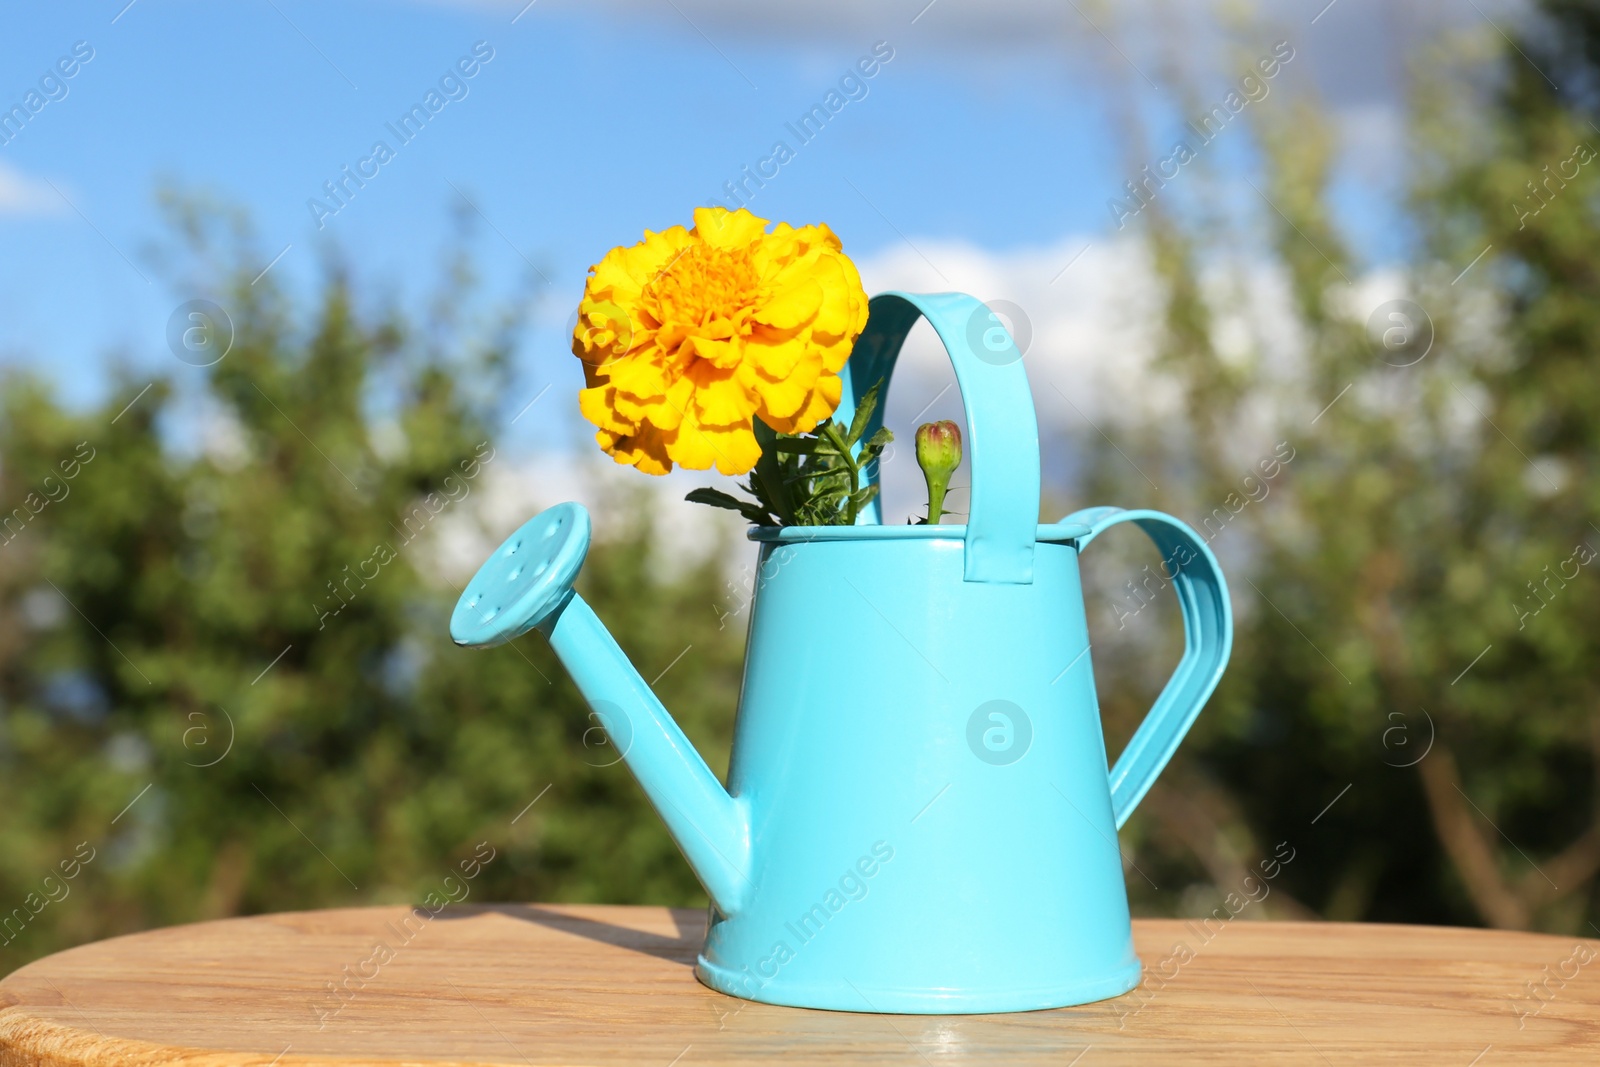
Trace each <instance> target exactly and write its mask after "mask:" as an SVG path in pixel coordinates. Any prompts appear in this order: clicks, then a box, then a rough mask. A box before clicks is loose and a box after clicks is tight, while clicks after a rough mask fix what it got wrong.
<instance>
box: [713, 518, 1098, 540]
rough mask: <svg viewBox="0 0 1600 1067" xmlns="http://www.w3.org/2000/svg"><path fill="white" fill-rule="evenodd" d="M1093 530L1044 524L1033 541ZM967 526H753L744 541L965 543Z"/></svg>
mask: <svg viewBox="0 0 1600 1067" xmlns="http://www.w3.org/2000/svg"><path fill="white" fill-rule="evenodd" d="M1089 533H1090V527H1089V525H1088V524H1087V523H1081V522H1049V523H1046V522H1041V523H1039V524H1038V526H1037V527H1035V532H1034V540H1035V541H1040V542H1047V543H1052V544H1055V543H1061V542H1070V541H1078V540H1081V539H1083V538H1085V537H1087V536H1089ZM966 536H967V524H966V523H964V522H963V523H936V524H934V525H931V526H930V525H927V524H920V525H913V524H910V523H907V524H906V525H904V526H895V525H891V524H885V525H881V526H880V525H876V524H869V525H862V526H752V527H750V528H749V529H748V530H746V531H745V537H747V538H749V539H750V540H752V541H761V542H769V543H776V544H783V545H794V544H805V543H806V542H808V541H921V540H932V541H965V539H966Z"/></svg>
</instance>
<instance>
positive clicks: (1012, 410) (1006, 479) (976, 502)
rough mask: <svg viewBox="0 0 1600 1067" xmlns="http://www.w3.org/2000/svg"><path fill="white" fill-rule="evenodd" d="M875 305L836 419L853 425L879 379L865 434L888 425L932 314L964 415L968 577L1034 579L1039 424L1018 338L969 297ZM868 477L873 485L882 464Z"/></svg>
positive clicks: (867, 515)
mask: <svg viewBox="0 0 1600 1067" xmlns="http://www.w3.org/2000/svg"><path fill="white" fill-rule="evenodd" d="M869 308H870V315H869V317H868V319H867V325H866V329H865V330H863V331H862V333H861V336H860V337H859V338H858V339H857V340H856V344H855V349H854V351H853V352H852V353H851V355H850V360H849V362H848V363H846V364H845V367H844V370H843V371H842V372H840V377H841V378H842V379H843V385H844V388H843V393H842V399H841V400H840V403H839V409H838V411H837V412H836V414H835V416H834V417H835V418H837V419H839V420H840V421H842V422H844V423H847V424H848V423H849V422H850V419H851V417H852V416H853V415H854V413H855V410H856V405H857V404H858V403H859V402H860V400H861V397H862V395H863V394H865V393H866V391H867V390H868V389H869V388H871V387H872V385H873V383H874V382H877V381H880V380H881V381H883V383H884V387H883V389H881V390H880V391H879V395H878V406H877V410H875V411H874V412H873V413H872V418H871V420H870V421H869V424H868V427H867V431H866V433H865V434H864V435H863V438H867V437H870V436H871V435H872V434H873V433H875V432H876V431H877V429H878V427H880V426H882V425H883V413H884V407H885V400H886V399H887V396H888V391H889V386H888V383H889V379H890V376H891V375H892V374H893V373H894V366H895V361H896V360H897V359H898V358H899V355H900V348H901V346H902V345H903V344H904V343H905V339H906V334H907V333H909V332H910V330H911V327H912V326H914V325H915V324H916V321H917V319H919V318H926V319H927V320H928V322H929V324H931V325H932V326H933V328H934V331H935V332H937V333H938V335H939V340H940V341H942V342H943V343H944V348H945V351H946V352H947V353H949V356H950V363H951V365H952V366H953V367H954V368H955V373H956V384H957V386H958V387H959V388H960V389H961V401H962V404H963V405H965V407H966V412H967V435H966V436H967V440H966V453H967V455H968V457H970V461H971V468H970V469H971V472H972V489H971V494H970V499H971V503H970V504H969V506H968V514H967V525H966V563H965V578H966V580H967V581H969V582H990V583H997V584H1020V585H1026V584H1028V583H1031V582H1032V581H1033V551H1034V535H1035V530H1036V528H1037V526H1038V522H1039V424H1038V420H1037V419H1036V418H1035V416H1034V411H1033V394H1032V392H1031V391H1030V390H1029V388H1028V375H1027V372H1026V371H1024V370H1023V367H1022V353H1021V352H1020V351H1019V350H1018V349H1017V346H1016V342H1015V341H1013V340H1012V338H1011V334H1010V333H1009V332H1008V331H1007V330H1006V329H1005V327H1004V326H1003V325H1001V323H1000V320H999V319H998V318H997V317H996V316H995V314H994V312H992V311H991V310H989V308H988V307H987V306H985V305H984V304H983V303H982V302H981V301H979V300H978V299H976V298H975V297H971V296H968V295H966V294H965V293H932V294H920V295H919V294H912V293H899V292H890V293H882V294H880V295H878V296H875V297H873V298H872V301H871V303H870V305H869ZM869 477H870V479H871V481H872V482H876V481H877V479H878V472H877V470H876V469H873V470H872V471H871V472H870V474H869ZM881 516H882V510H881V508H880V507H879V504H878V501H877V500H874V501H873V502H872V506H871V507H870V508H868V509H866V510H865V511H864V513H863V515H862V517H861V521H862V522H877V521H881Z"/></svg>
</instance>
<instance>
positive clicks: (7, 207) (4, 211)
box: [0, 162, 63, 215]
mask: <svg viewBox="0 0 1600 1067" xmlns="http://www.w3.org/2000/svg"><path fill="white" fill-rule="evenodd" d="M62 206H63V205H62V203H61V197H59V196H57V195H56V191H55V190H54V189H52V188H50V185H49V183H47V182H44V181H40V180H38V179H37V178H31V177H29V176H28V175H26V174H24V173H22V172H21V171H20V170H18V169H17V168H15V167H13V166H11V165H10V164H9V163H5V162H0V215H53V214H56V213H58V212H60V211H61V209H62Z"/></svg>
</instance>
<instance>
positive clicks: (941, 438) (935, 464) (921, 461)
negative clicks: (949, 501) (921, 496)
mask: <svg viewBox="0 0 1600 1067" xmlns="http://www.w3.org/2000/svg"><path fill="white" fill-rule="evenodd" d="M917 466H919V467H921V468H922V476H923V478H924V479H926V480H927V483H928V519H927V521H928V522H929V523H930V524H932V523H936V522H938V521H939V517H940V516H941V515H942V514H944V494H945V490H947V489H948V488H950V475H952V474H954V473H955V469H956V468H957V467H959V466H961V429H960V427H958V426H957V425H956V424H955V423H953V422H951V421H949V420H948V419H946V420H945V421H943V422H925V423H923V424H922V425H921V426H918V427H917Z"/></svg>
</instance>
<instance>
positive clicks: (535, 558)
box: [450, 503, 751, 915]
mask: <svg viewBox="0 0 1600 1067" xmlns="http://www.w3.org/2000/svg"><path fill="white" fill-rule="evenodd" d="M588 547H589V513H588V512H586V511H585V510H584V509H583V507H582V506H581V505H579V504H574V503H566V504H557V505H556V506H555V507H553V508H550V509H548V510H546V511H542V512H540V513H539V514H538V515H535V516H534V517H533V518H532V519H530V520H529V521H528V522H527V523H525V524H524V525H523V526H522V527H521V528H520V529H518V530H517V532H516V533H514V534H512V535H511V536H510V537H508V538H507V539H506V541H505V543H504V544H502V545H501V546H500V547H499V548H497V549H496V550H495V552H494V555H492V556H491V557H490V558H489V560H488V562H486V563H484V565H483V566H482V567H481V568H479V570H478V573H477V574H476V575H475V576H474V577H473V579H472V581H471V582H469V583H468V584H467V588H466V589H465V591H463V592H462V594H461V599H460V600H459V601H458V602H457V603H456V608H455V612H454V614H453V615H452V616H451V618H450V637H451V639H452V640H454V641H455V642H456V644H458V645H469V646H473V647H479V648H482V647H488V646H490V645H497V644H503V643H504V642H506V641H509V640H511V639H512V638H514V637H517V636H520V635H521V634H524V633H526V632H528V631H529V630H531V629H534V628H535V627H537V628H538V629H539V631H540V632H541V633H543V634H544V635H545V636H546V637H547V638H549V640H550V647H551V648H553V649H554V650H555V652H556V655H558V656H560V657H561V662H562V665H563V666H565V667H566V668H567V671H568V673H570V674H571V675H572V678H573V681H575V682H576V683H577V685H578V689H579V690H580V691H581V692H582V693H583V696H584V699H586V700H587V701H588V702H589V705H590V707H591V708H593V709H594V713H595V717H596V718H598V719H599V720H600V724H601V726H603V727H604V728H605V731H606V736H607V737H608V738H609V739H610V741H611V743H612V744H613V745H615V746H616V748H617V750H618V752H619V753H620V754H621V756H622V759H623V760H624V761H625V762H626V764H627V766H628V769H629V770H630V771H632V772H633V774H634V777H636V778H637V779H638V780H639V784H640V785H641V786H642V787H643V788H644V791H645V795H646V796H647V797H649V799H650V803H651V804H652V805H653V806H654V807H655V809H656V812H657V813H658V814H659V815H660V816H661V818H662V819H663V821H665V822H666V824H667V829H668V831H669V832H670V833H671V834H672V837H673V840H674V841H676V842H677V844H678V847H679V849H681V850H682V851H683V854H684V856H685V858H687V859H688V861H689V865H690V866H691V867H693V868H694V872H695V875H696V876H697V877H698V878H699V879H700V883H701V884H702V885H703V886H705V888H706V892H707V893H709V894H710V895H711V900H712V902H713V903H714V904H715V905H716V907H717V909H718V910H719V911H721V912H722V913H723V914H724V915H733V914H735V913H736V912H737V911H738V910H739V905H740V902H741V901H742V899H743V897H744V894H745V891H746V890H747V889H748V887H749V886H750V884H751V883H750V820H749V812H748V808H747V805H746V803H745V802H744V801H743V800H741V799H740V798H737V797H733V796H729V795H728V791H727V790H726V789H724V788H723V786H722V783H721V782H719V781H718V780H717V777H716V775H714V774H712V773H711V769H710V768H709V767H707V766H706V764H705V761H704V760H703V759H701V758H700V754H699V753H698V752H696V751H695V749H694V746H693V745H691V744H690V743H689V739H688V738H687V737H685V736H684V734H683V731H682V730H681V729H679V727H678V724H677V723H676V722H675V721H673V718H672V716H671V715H670V714H668V713H667V709H666V708H665V707H663V706H662V704H661V701H659V700H658V699H656V695H655V693H654V691H652V690H651V688H650V686H649V685H648V684H647V683H646V682H645V680H644V679H643V678H642V677H640V675H639V672H638V671H637V670H635V669H634V667H633V664H632V663H631V662H629V660H628V657H627V655H626V654H625V653H624V652H623V651H622V649H621V648H620V647H619V646H618V645H617V642H616V641H615V640H614V639H613V638H612V636H611V634H610V632H609V631H607V630H606V628H605V625H604V624H603V623H602V622H601V621H600V619H599V617H598V616H596V615H595V613H594V611H593V609H591V608H590V607H589V605H588V604H587V603H585V602H584V600H583V598H582V597H580V596H579V595H578V594H577V593H576V592H575V591H574V590H573V588H572V583H573V581H574V580H575V579H576V578H577V576H578V571H579V569H581V567H582V566H583V559H584V556H585V554H586V553H587V551H588Z"/></svg>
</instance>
